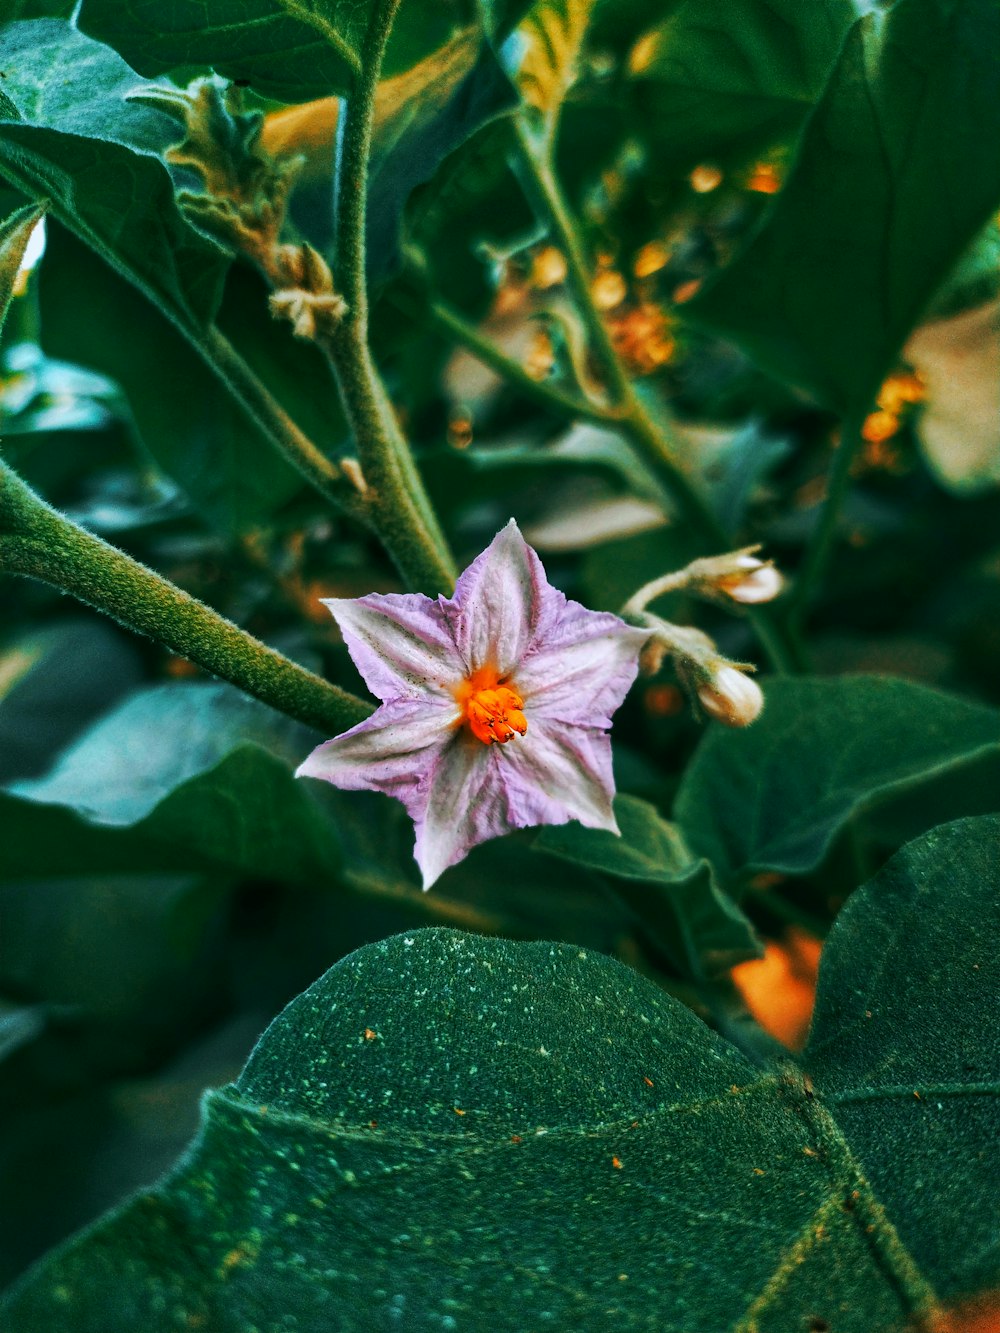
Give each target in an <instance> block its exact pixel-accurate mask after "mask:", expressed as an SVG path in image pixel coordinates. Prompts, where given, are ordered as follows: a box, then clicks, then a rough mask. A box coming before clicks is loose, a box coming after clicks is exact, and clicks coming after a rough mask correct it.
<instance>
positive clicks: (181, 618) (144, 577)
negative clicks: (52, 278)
mask: <svg viewBox="0 0 1000 1333" xmlns="http://www.w3.org/2000/svg"><path fill="white" fill-rule="evenodd" d="M0 573H7V574H21V575H24V576H26V577H28V578H35V579H40V580H41V581H42V582H43V583H49V584H52V586H53V587H56V588H59V589H61V590H62V591H63V592H67V593H70V594H72V595H73V596H74V597H76V598H78V599H79V600H80V601H81V602H85V603H86V604H87V605H88V606H93V607H95V608H96V609H97V610H98V611H102V612H104V614H105V615H108V616H110V617H111V618H112V619H113V620H117V621H118V622H119V624H121V625H124V626H126V627H127V628H128V629H131V630H134V631H135V633H137V634H142V635H145V636H146V637H148V638H151V639H155V640H157V641H158V642H160V643H162V644H164V645H165V646H166V647H167V648H169V649H171V650H172V651H173V652H175V653H179V654H180V655H181V656H182V657H186V658H187V659H188V660H189V661H191V662H195V663H196V664H197V665H198V666H201V667H204V668H205V670H206V671H210V672H211V673H212V674H213V675H216V676H219V677H221V679H223V680H227V681H229V682H230V683H231V684H233V685H235V686H237V687H238V688H239V689H241V690H245V691H246V693H247V694H252V695H253V696H254V698H256V699H260V701H261V702H262V703H265V704H268V705H269V706H270V707H272V708H276V709H278V710H279V712H282V713H286V714H287V715H288V716H289V717H293V718H295V719H297V720H298V721H299V722H304V723H306V725H307V726H311V727H315V728H317V730H319V731H323V732H326V733H327V734H328V735H333V734H335V733H337V732H340V731H344V730H345V729H346V728H347V727H352V726H354V725H355V723H357V722H361V721H362V720H363V719H364V718H366V717H367V716H368V715H369V714H370V713H371V712H372V705H371V704H367V703H365V702H364V701H363V700H362V699H358V698H356V697H355V696H354V695H353V694H348V693H347V692H346V691H345V690H341V689H338V688H337V686H335V685H331V684H329V683H328V682H327V681H325V680H322V679H321V678H320V677H319V676H316V675H314V674H313V672H311V671H307V670H306V669H305V668H304V667H300V666H297V665H296V663H294V662H292V661H291V660H290V659H289V658H287V657H285V656H283V655H282V654H281V653H279V652H276V651H275V650H274V649H273V648H268V647H267V645H266V644H263V643H261V642H260V641H259V640H258V639H255V638H254V637H253V635H251V634H247V632H246V631H245V630H242V629H240V628H239V627H238V626H236V625H234V624H233V623H232V621H229V620H226V619H225V618H224V617H223V616H220V615H219V613H218V612H217V611H213V610H212V609H211V607H208V606H206V605H205V604H204V603H203V602H200V601H198V599H197V598H196V597H192V596H191V594H190V593H186V592H184V591H183V590H182V589H181V588H178V587H176V586H175V585H174V584H172V583H170V582H169V581H168V580H167V579H165V578H163V577H162V576H161V575H160V574H156V573H154V571H153V570H151V569H148V568H147V567H146V566H145V565H142V564H140V563H139V561H138V560H134V559H133V558H132V557H131V556H129V555H126V554H125V553H124V552H123V551H119V550H118V549H117V548H116V547H114V546H111V545H109V544H108V543H107V542H105V541H103V540H102V539H101V538H100V537H95V536H94V535H93V533H90V532H87V531H85V529H83V528H81V527H79V526H78V525H77V524H76V523H73V522H71V521H70V519H68V518H66V517H65V516H64V515H62V514H60V513H58V512H57V511H56V510H55V509H53V508H51V506H49V505H47V504H46V503H45V501H44V500H42V499H40V498H39V496H37V495H36V494H35V493H34V491H32V490H31V489H30V487H28V486H27V485H25V483H24V482H23V481H22V480H21V479H20V477H18V476H17V475H16V474H15V473H14V472H12V471H11V469H10V468H9V467H7V466H6V465H5V464H3V463H0Z"/></svg>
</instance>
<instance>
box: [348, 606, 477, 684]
mask: <svg viewBox="0 0 1000 1333" xmlns="http://www.w3.org/2000/svg"><path fill="white" fill-rule="evenodd" d="M325 605H326V606H328V607H329V608H330V611H331V612H332V613H333V617H334V619H335V620H336V622H337V624H338V625H339V626H340V632H341V633H342V634H343V636H344V642H345V643H346V644H347V651H348V652H349V653H350V654H351V660H352V661H353V662H354V665H355V666H356V667H357V668H358V671H359V672H360V673H361V676H362V679H363V680H364V682H365V684H366V685H367V686H368V688H369V689H370V690H371V692H372V694H374V695H375V697H376V698H378V699H381V700H382V701H383V702H386V701H387V700H389V699H401V698H402V699H416V698H423V697H426V696H427V695H434V696H441V695H445V696H448V697H450V695H451V691H452V689H453V688H454V686H455V685H456V684H457V683H458V682H459V681H460V680H461V679H462V677H463V675H464V674H465V672H464V667H463V663H462V659H461V657H460V655H459V653H458V650H457V649H456V647H455V640H454V638H453V637H452V633H451V629H450V627H449V624H448V620H447V618H446V616H445V614H444V611H443V610H442V607H441V604H440V602H436V601H434V600H433V599H432V598H430V597H425V596H424V595H423V593H386V594H382V593H371V594H370V595H369V596H367V597H356V598H328V599H325Z"/></svg>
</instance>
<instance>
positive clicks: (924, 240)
mask: <svg viewBox="0 0 1000 1333" xmlns="http://www.w3.org/2000/svg"><path fill="white" fill-rule="evenodd" d="M998 46H1000V11H998V10H997V7H996V5H995V4H994V3H993V0H968V3H965V4H955V3H954V0H899V3H898V4H897V5H895V6H894V7H893V9H892V10H891V12H890V13H889V15H888V16H886V15H884V14H882V13H873V14H869V15H868V16H867V17H866V18H864V19H862V20H861V21H860V22H859V23H858V24H857V25H856V26H855V27H854V29H853V30H852V31H851V34H850V36H849V38H848V41H847V44H846V46H845V49H844V52H843V55H842V57H841V59H840V62H839V64H838V66H837V68H836V70H835V71H834V73H833V75H832V77H831V80H830V83H829V85H828V87H827V89H826V91H825V93H824V95H823V99H822V101H821V102H820V104H819V106H818V107H817V109H816V112H815V115H814V116H813V118H812V120H811V122H810V124H809V126H808V128H807V130H806V133H805V135H804V137H803V141H802V144H801V146H800V150H799V155H798V160H797V162H796V164H795V167H794V169H793V171H792V174H791V176H790V178H789V180H788V182H787V184H786V186H785V188H784V189H783V191H782V192H781V194H779V195H778V196H777V198H776V202H775V204H774V209H773V212H772V213H771V215H770V217H769V219H768V220H767V221H766V223H765V225H764V226H763V227H762V228H761V230H760V231H759V232H758V234H757V235H756V237H755V238H754V239H753V241H752V242H751V243H750V245H749V246H748V247H747V248H746V249H745V250H744V252H743V253H742V254H741V255H740V256H739V257H738V258H737V260H736V261H735V262H734V263H733V264H731V265H730V266H729V268H728V269H726V270H725V271H724V273H723V274H722V276H721V277H720V278H719V280H718V281H717V282H716V283H715V284H714V285H712V286H711V287H710V288H708V289H707V290H706V291H705V293H704V294H703V295H701V296H699V297H698V298H696V299H695V300H694V301H693V302H691V303H690V305H689V306H688V307H685V313H686V314H688V313H689V314H690V315H691V316H692V317H693V318H694V319H696V320H697V321H699V322H701V323H705V324H708V325H709V326H710V327H712V328H713V329H715V330H717V331H718V332H721V333H723V334H725V335H726V336H727V337H731V338H733V339H735V340H736V341H738V342H739V343H740V344H741V345H742V346H743V347H744V348H745V350H746V351H747V352H748V353H749V354H750V355H751V356H752V357H753V358H754V359H755V360H756V361H757V362H759V364H760V365H761V366H762V367H764V368H765V369H766V370H769V371H771V372H772V373H774V374H776V375H778V376H779V377H780V378H783V379H786V380H789V381H791V382H792V383H794V384H797V385H800V386H802V387H804V388H806V389H808V390H810V391H811V392H812V393H814V394H815V395H816V396H817V398H819V399H820V400H821V401H822V402H824V403H826V404H829V405H831V406H833V407H835V408H837V409H840V410H846V409H847V408H848V407H850V406H853V407H854V408H855V409H856V410H857V409H861V410H863V409H864V408H865V406H866V404H867V400H868V399H869V398H870V397H871V396H872V394H873V393H874V391H875V389H876V388H877V386H878V383H879V381H880V380H881V378H882V377H883V376H884V374H885V373H886V371H887V370H888V369H889V368H890V367H891V365H892V362H893V360H894V358H895V357H896V355H897V353H898V351H899V349H900V347H901V345H902V343H903V341H904V339H905V337H906V335H907V333H908V332H909V331H910V329H911V328H912V327H913V326H914V324H915V323H916V321H917V319H918V318H919V316H920V314H921V311H922V310H923V309H924V307H925V306H926V305H927V304H928V302H929V301H930V299H931V297H932V296H933V295H934V293H935V291H936V290H937V289H938V288H939V287H940V285H941V283H942V281H943V280H944V278H945V276H946V275H947V273H948V271H949V270H950V269H951V267H952V265H953V264H954V263H955V262H956V261H957V260H958V258H959V256H960V255H961V254H962V252H963V250H964V249H965V247H966V246H967V245H968V244H969V242H970V241H971V240H972V238H973V237H974V236H975V234H976V233H977V231H978V230H979V228H980V227H981V226H982V225H983V224H984V223H985V221H986V219H987V218H988V216H989V215H990V213H991V212H992V211H993V210H994V209H995V208H996V206H997V203H998V201H1000V155H998V154H997V153H996V151H995V145H996V142H997V139H998V138H1000V97H998V95H997V94H998V83H997V72H996V61H995V60H994V52H995V51H996V50H997V48H998ZM945 201H947V202H946V203H945Z"/></svg>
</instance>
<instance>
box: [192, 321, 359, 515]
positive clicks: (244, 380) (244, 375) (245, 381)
mask: <svg viewBox="0 0 1000 1333" xmlns="http://www.w3.org/2000/svg"><path fill="white" fill-rule="evenodd" d="M195 346H196V347H197V348H198V351H199V352H200V353H201V355H202V357H203V358H204V360H205V361H206V362H207V363H208V365H209V366H210V367H211V369H212V370H214V371H215V373H216V374H217V375H218V377H219V378H220V379H221V380H222V381H223V383H224V384H225V385H226V387H227V388H228V390H229V392H230V393H231V394H232V396H233V397H234V398H235V399H236V401H237V402H238V403H239V404H240V405H241V407H243V409H244V411H245V412H246V413H247V415H248V416H249V417H250V419H251V420H252V421H253V422H254V423H255V424H256V425H257V426H258V427H259V429H260V430H261V431H263V433H264V434H265V435H266V436H267V438H268V440H270V442H271V444H272V445H273V446H274V447H275V448H276V449H277V450H278V452H279V453H280V454H282V455H283V456H284V457H285V458H286V459H287V460H288V462H289V463H291V465H292V467H293V468H295V470H296V472H298V473H299V475H300V476H301V477H303V478H304V479H305V480H306V481H307V482H308V483H309V484H310V485H311V486H313V487H314V488H315V489H316V490H317V491H318V492H319V493H320V495H322V496H323V497H324V498H325V499H327V500H330V501H331V502H332V503H333V504H334V505H335V506H336V507H337V508H338V509H339V510H341V511H342V512H343V513H345V514H348V515H350V516H351V517H352V518H355V519H358V520H359V521H361V522H366V521H367V516H366V511H365V507H364V501H363V497H362V496H361V495H360V494H359V493H358V491H357V489H356V488H355V487H354V486H353V485H352V483H351V482H350V481H349V480H348V478H347V477H346V476H345V474H344V473H343V471H342V470H341V469H340V468H339V467H338V466H337V464H336V463H334V462H332V461H331V460H330V459H329V458H327V456H326V455H325V454H324V453H323V452H322V451H321V450H320V449H319V448H318V447H317V445H315V444H314V443H313V441H312V440H311V439H310V438H309V437H308V435H306V434H305V432H304V431H302V430H300V428H299V427H298V426H297V425H296V424H295V422H294V421H293V420H292V418H291V417H290V416H289V415H288V413H287V412H286V411H285V409H284V408H283V407H282V406H281V404H280V403H279V402H278V401H277V400H276V399H275V398H274V396H273V395H272V394H271V392H270V390H269V389H268V388H267V386H266V385H265V384H263V383H262V382H261V380H259V379H258V378H257V376H256V375H255V374H254V372H253V371H252V370H251V369H250V367H249V366H248V365H247V363H246V362H245V361H244V360H243V358H242V357H241V356H240V354H239V352H237V351H236V349H235V347H233V345H232V343H231V342H230V341H229V339H228V338H226V337H225V335H224V334H222V333H220V332H219V330H218V329H217V328H215V327H214V326H213V327H212V328H210V329H209V330H208V331H207V332H206V333H205V334H204V335H203V338H202V340H200V341H197V342H195Z"/></svg>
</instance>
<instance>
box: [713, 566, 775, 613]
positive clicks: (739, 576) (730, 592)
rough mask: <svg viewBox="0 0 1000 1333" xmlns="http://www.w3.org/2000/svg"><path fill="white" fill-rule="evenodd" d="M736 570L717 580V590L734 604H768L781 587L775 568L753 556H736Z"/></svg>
mask: <svg viewBox="0 0 1000 1333" xmlns="http://www.w3.org/2000/svg"><path fill="white" fill-rule="evenodd" d="M734 563H735V565H736V566H737V568H736V569H734V570H733V572H732V573H731V574H727V575H726V576H725V577H723V578H721V579H719V583H718V586H719V589H720V591H722V592H724V593H725V594H726V596H727V597H729V598H731V599H732V601H734V602H742V603H743V604H744V605H746V606H753V605H756V604H757V603H758V602H770V601H771V600H772V598H774V597H777V595H778V593H779V592H781V589H782V586H783V582H784V581H783V579H782V577H781V575H780V574H779V573H778V571H777V570H776V569H775V567H774V566H773V565H771V564H767V563H766V562H765V561H763V560H758V559H757V557H756V556H755V555H741V556H737V558H736V560H735V562H734Z"/></svg>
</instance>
